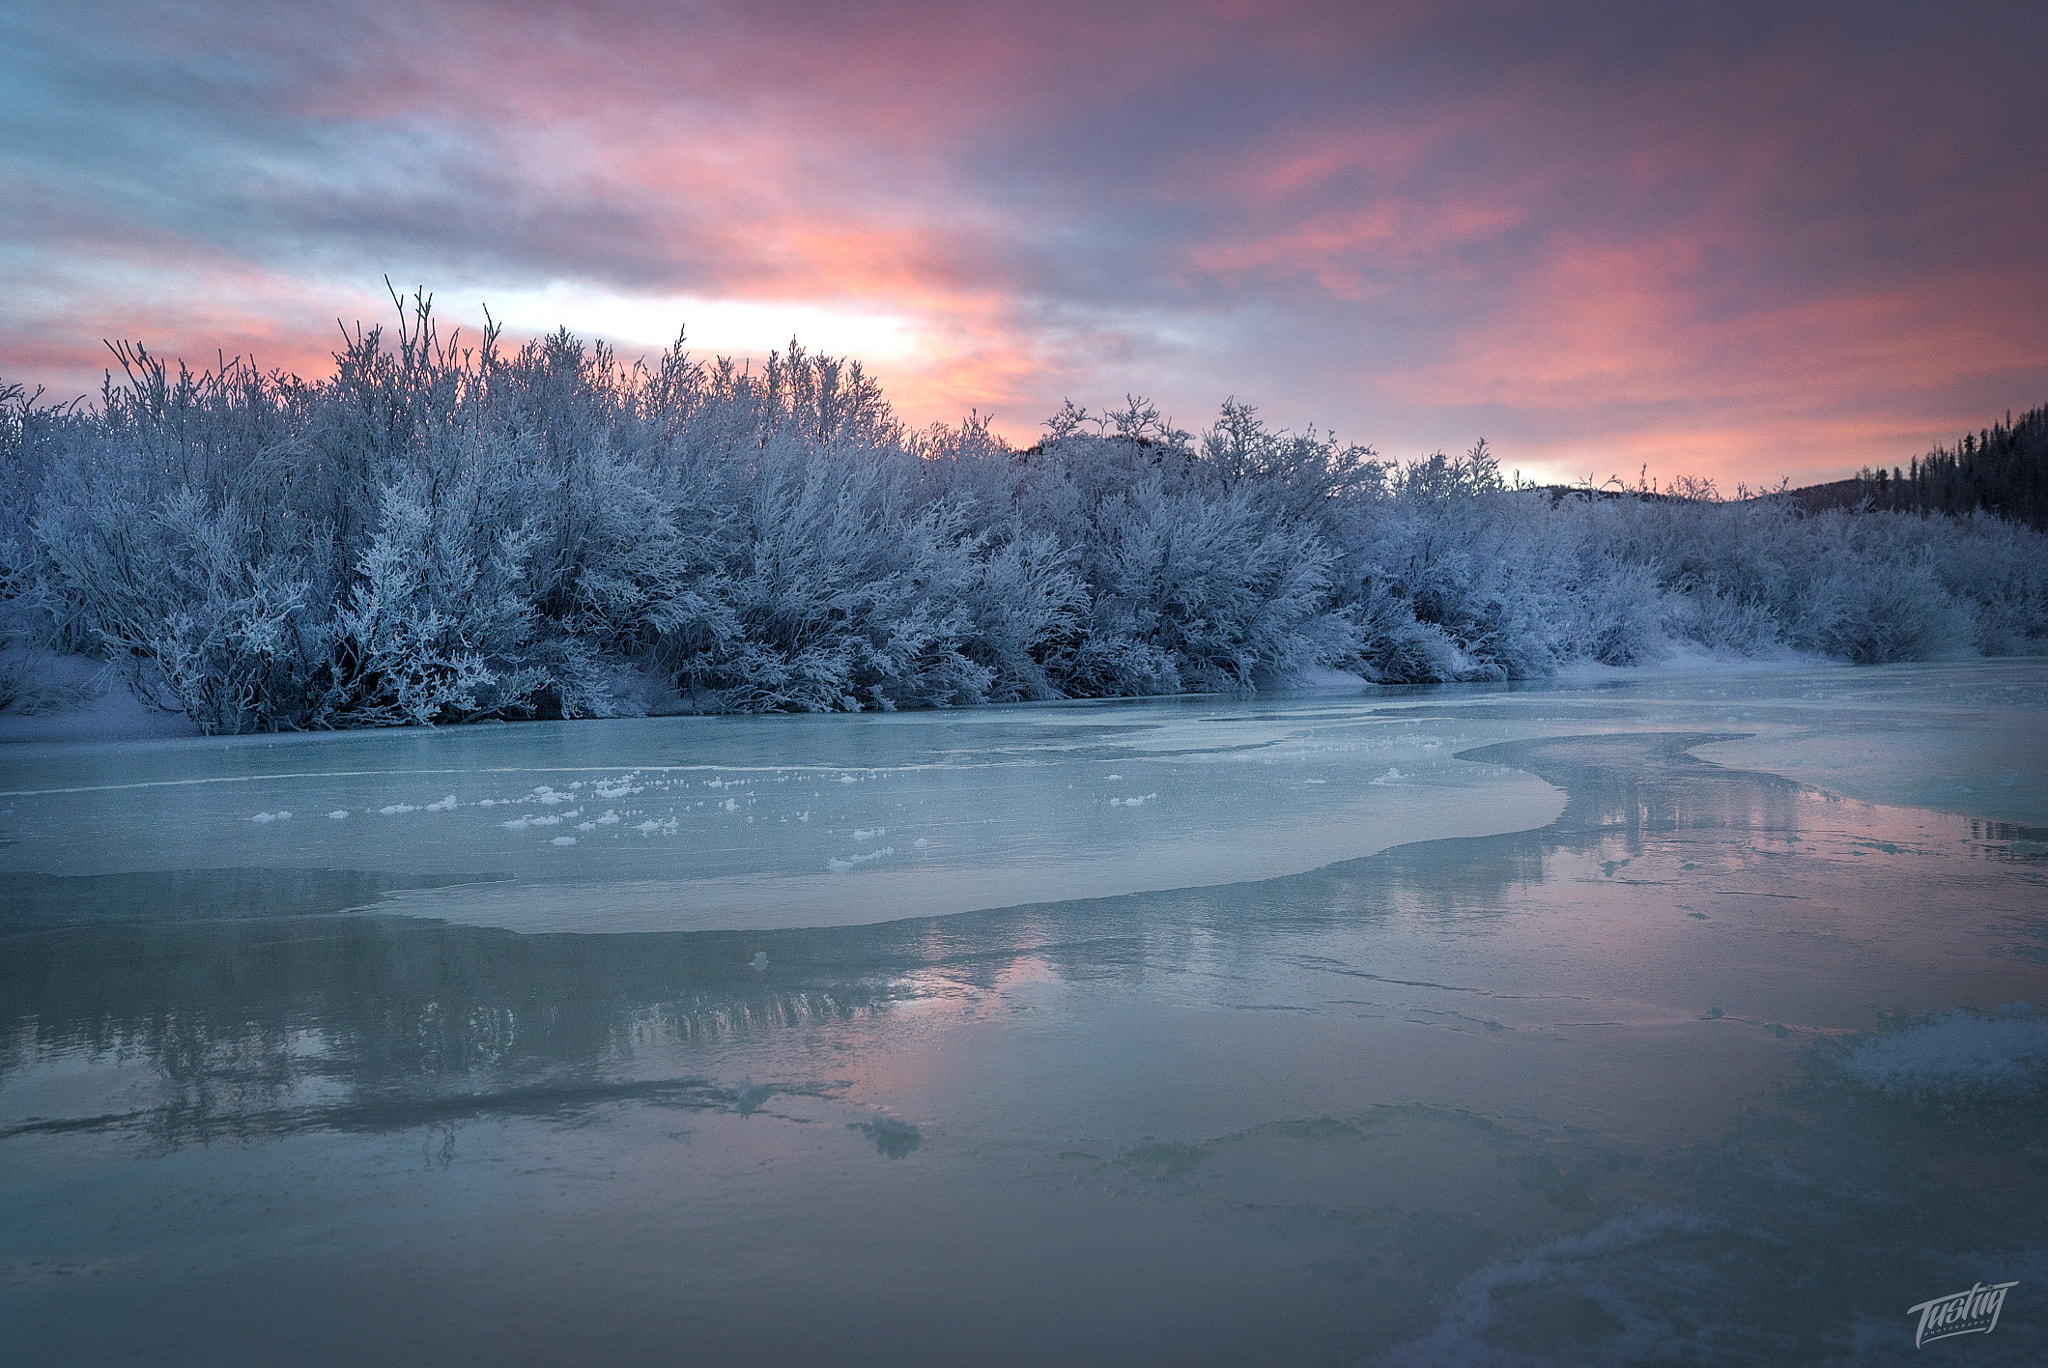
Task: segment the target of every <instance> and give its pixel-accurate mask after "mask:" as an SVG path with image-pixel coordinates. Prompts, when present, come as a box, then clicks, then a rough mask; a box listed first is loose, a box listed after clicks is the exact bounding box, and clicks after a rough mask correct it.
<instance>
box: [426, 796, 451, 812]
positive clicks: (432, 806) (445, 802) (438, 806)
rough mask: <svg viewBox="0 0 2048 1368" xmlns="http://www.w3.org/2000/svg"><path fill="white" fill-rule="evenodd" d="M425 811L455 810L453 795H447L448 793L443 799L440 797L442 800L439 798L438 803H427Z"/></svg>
mask: <svg viewBox="0 0 2048 1368" xmlns="http://www.w3.org/2000/svg"><path fill="white" fill-rule="evenodd" d="M427 811H429V812H453V811H455V795H454V794H452V793H451V794H449V795H448V796H447V797H446V798H443V799H442V800H441V801H440V802H438V803H429V804H427Z"/></svg>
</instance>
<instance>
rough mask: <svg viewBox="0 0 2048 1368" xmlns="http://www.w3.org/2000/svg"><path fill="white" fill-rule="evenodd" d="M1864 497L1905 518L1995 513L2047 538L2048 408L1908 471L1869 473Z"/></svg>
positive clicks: (1942, 450)
mask: <svg viewBox="0 0 2048 1368" xmlns="http://www.w3.org/2000/svg"><path fill="white" fill-rule="evenodd" d="M1857 483H1858V484H1859V485H1860V486H1861V488H1860V489H1859V490H1858V493H1859V495H1860V496H1861V497H1862V498H1863V499H1864V500H1867V501H1868V505H1869V506H1870V507H1872V508H1880V509H1887V510H1891V511H1896V512H1903V513H1948V514H1958V513H1975V512H1979V511H1982V512H1985V513H1995V514H1997V515H1998V516H1999V517H2002V518H2012V519H2014V520H2016V521H2018V522H2023V523H2025V524H2027V525H2028V526H2029V527H2031V528H2033V529H2034V530H2035V531H2037V532H2048V405H2044V406H2043V407H2041V408H2037V409H2035V410H2034V411H2033V412H2031V413H2028V414H2025V415H2023V416H2022V417H2021V418H2020V420H2019V421H2018V422H2014V421H2013V420H2012V415H2011V414H2007V415H2006V419H2005V421H2004V422H2003V423H2000V424H1999V425H1998V426H1996V427H1990V428H1985V429H1983V430H1982V431H1980V432H1976V433H1972V434H1969V435H1966V436H1965V437H1964V438H1963V439H1962V440H1961V441H1960V442H1957V443H1956V444H1955V445H1954V446H1953V447H1937V448H1936V449H1935V450H1933V451H1931V452H1929V453H1928V454H1927V455H1925V456H1922V457H1920V458H1918V459H1917V460H1915V461H1914V462H1913V463H1912V464H1911V465H1909V466H1907V467H1906V468H1904V469H1897V468H1894V469H1892V470H1889V471H1886V470H1866V471H1863V472H1862V473H1861V475H1860V476H1859V477H1858V480H1857Z"/></svg>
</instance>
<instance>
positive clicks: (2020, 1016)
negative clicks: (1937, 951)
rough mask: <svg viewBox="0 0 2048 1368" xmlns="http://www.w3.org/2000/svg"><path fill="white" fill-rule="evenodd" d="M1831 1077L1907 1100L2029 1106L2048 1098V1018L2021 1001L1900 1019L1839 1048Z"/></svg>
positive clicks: (1899, 1099)
mask: <svg viewBox="0 0 2048 1368" xmlns="http://www.w3.org/2000/svg"><path fill="white" fill-rule="evenodd" d="M1830 1062H1831V1064H1832V1071H1833V1072H1835V1073H1837V1074H1839V1076H1840V1077H1841V1078H1843V1079H1845V1080H1847V1081H1848V1082H1850V1083H1854V1084H1856V1085H1858V1086H1860V1087H1864V1088H1868V1089H1870V1090H1871V1091H1873V1092H1876V1093H1881V1094H1883V1095H1884V1096H1886V1097H1890V1098H1893V1099H1895V1100H1898V1101H1902V1102H1914V1103H1921V1104H1925V1103H1929V1102H1933V1103H1941V1104H1952V1103H1955V1102H1963V1101H1973V1100H1981V1101H2024V1100H2028V1099H2033V1098H2038V1097H2041V1096H2043V1095H2044V1094H2048V1013H2043V1012H2037V1011H2035V1010H2034V1009H2033V1008H2031V1007H2029V1006H2028V1005H2027V1004H2026V1003H2024V1002H2016V1003H2013V1004H2011V1005H2010V1006H2007V1007H2001V1008H2000V1009H1999V1010H1998V1011H1996V1012H1993V1013H1990V1014H1985V1013H1982V1012H1972V1011H1970V1010H1968V1009H1966V1008H1962V1007H1957V1008H1955V1009H1953V1010H1952V1011H1948V1012H1939V1013H1933V1014H1930V1015H1927V1016H1921V1017H1905V1016H1903V1015H1902V1016H1900V1017H1897V1018H1894V1019H1892V1020H1891V1021H1888V1022H1887V1023H1886V1024H1885V1026H1884V1028H1882V1029H1880V1030H1878V1031H1875V1032H1872V1033H1871V1034H1869V1035H1864V1036H1858V1037H1855V1038H1854V1039H1852V1040H1850V1041H1848V1042H1845V1043H1844V1044H1842V1045H1841V1046H1839V1047H1838V1053H1837V1054H1836V1055H1835V1057H1834V1058H1833V1059H1832V1061H1830Z"/></svg>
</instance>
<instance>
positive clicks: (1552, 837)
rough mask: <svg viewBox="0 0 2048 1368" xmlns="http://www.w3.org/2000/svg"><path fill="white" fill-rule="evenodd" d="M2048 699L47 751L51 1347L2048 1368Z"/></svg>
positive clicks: (1947, 670)
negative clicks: (1924, 1306) (1953, 1327)
mask: <svg viewBox="0 0 2048 1368" xmlns="http://www.w3.org/2000/svg"><path fill="white" fill-rule="evenodd" d="M2044 703H2048V667H2044V666H2043V665H2041V664H2037V663H2029V662H2019V663H2012V662H1995V663H1973V664H1965V665H1952V666H1914V667H1903V668H1888V669H1883V670H1867V671H1852V670H1847V669H1817V670H1813V671H1782V670H1781V671H1776V672H1761V673H1754V674H1741V673H1737V674H1729V675H1722V676H1696V677H1690V678H1677V677H1668V678H1659V677H1648V678H1628V677H1622V676H1614V677H1610V678H1604V679H1588V680H1581V681H1578V682H1575V683H1571V684H1561V685H1551V686H1546V687H1543V688H1505V687H1503V688H1490V689H1489V688H1469V687H1468V688H1458V689H1444V690H1434V691H1424V692H1417V693H1411V694H1402V695H1384V694H1376V695H1374V696H1372V697H1370V698H1364V697H1342V696H1335V695H1321V696H1314V697H1299V698H1293V699H1282V700H1274V699H1258V700H1246V701H1219V700H1213V699H1212V700H1170V701H1160V702H1152V703H1143V704H1115V705H1061V706H1042V707H1028V708H1011V709H991V710H983V711H975V712H961V713H924V714H914V715H912V714H904V715H895V716H884V717H856V718H770V719H675V720H647V721H634V722H621V723H581V724H571V725H562V726H527V727H486V728H471V729H464V730H452V731H444V732H435V733H421V732H408V733H385V734H375V735H371V734H353V735H347V736H333V737H311V738H305V737H294V738H285V739H279V740H270V739H243V740H238V741H228V742H219V741H215V742H197V741H193V742H170V743H131V744H126V745H120V746H105V747H90V746H48V747H17V748H13V749H10V750H9V751H7V752H4V753H0V788H5V789H7V790H9V791H10V792H9V793H8V795H7V796H6V797H5V798H0V839H4V841H5V842H6V843H5V844H4V845H0V870H4V871H5V876H4V877H5V888H6V904H5V923H4V927H0V957H4V958H0V1031H4V1037H0V1039H4V1053H0V1324H4V1325H5V1326H6V1327H7V1339H8V1342H9V1343H10V1344H11V1345H12V1346H14V1349H15V1352H18V1353H20V1354H22V1355H24V1356H25V1357H24V1361H28V1362H80V1363H87V1362H103V1361H107V1360H110V1359H120V1358H125V1357H131V1356H141V1357H143V1358H146V1359H150V1360H152V1361H160V1362H191V1363H257V1362H263V1363H269V1362H285V1361H290V1362H310V1363H319V1362H335V1363H356V1362H365V1361H389V1362H408V1361H423V1362H424V1361H431V1362H437V1363H438V1362H448V1363H462V1362H476V1363H500V1362H545V1363H561V1362H576V1361H604V1362H615V1361H642V1360H657V1361H676V1360H686V1361H697V1360H699V1359H702V1360H728V1361H739V1362H755V1361H762V1362H767V1361H774V1362H778V1363H788V1362H811V1361H818V1362H890V1363H906V1362H908V1363H917V1362H938V1361H948V1362H953V1361H968V1360H972V1361H977V1362H998V1363H1009V1362H1015V1363H1027V1362H1028V1363H1041V1362H1046V1361H1051V1360H1055V1359H1058V1360H1068V1359H1071V1360H1076V1361H1081V1362H1101V1363H1112V1362H1114V1363H1122V1362H1139V1361H1147V1362H1189V1363H1204V1362H1255V1361H1266V1362H1285V1363H1297V1362H1354V1361H1361V1362H1382V1361H1384V1362H1404V1363H1443V1362H1449V1363H1463V1362H1503V1363H1506V1362H1556V1363H1593V1362H1641V1361H1645V1360H1651V1359H1658V1358H1661V1359H1664V1360H1667V1361H1673V1362H1742V1361H1819V1360H1822V1359H1826V1358H1829V1357H1833V1358H1837V1359H1840V1360H1841V1361H1845V1362H1853V1361H1859V1359H1860V1360H1868V1361H1877V1362H1886V1361H1892V1360H1895V1359H1904V1358H1910V1357H1912V1356H1913V1355H1914V1354H1915V1352H1916V1351H1915V1350H1913V1348H1912V1330H1913V1327H1912V1323H1911V1320H1910V1318H1908V1317H1906V1316H1905V1315H1904V1311H1905V1308H1906V1307H1907V1306H1909V1305H1911V1304H1913V1303H1916V1302H1920V1301H1923V1300H1926V1299H1927V1298H1930V1297H1934V1296H1937V1295H1941V1294H1944V1293H1947V1292H1951V1291H1955V1290H1959V1289H1960V1288H1966V1287H1968V1286H1970V1285H1971V1282H1972V1280H1973V1279H1975V1280H1978V1281H1983V1282H1987V1283H1990V1282H2001V1281H2006V1280H2008V1279H2014V1278H2017V1279H2019V1280H2020V1283H2019V1286H2018V1287H2017V1288H2015V1289H2014V1291H2013V1293H2012V1297H2011V1300H2009V1302H2008V1303H2007V1306H2006V1309H2005V1311H2004V1313H2003V1318H2002V1320H2001V1322H2000V1324H1999V1327H1998V1329H1997V1331H1996V1332H1995V1333H1994V1334H1991V1335H1988V1336H1978V1337H1975V1339H1974V1340H1972V1341H1970V1342H1968V1343H1966V1345H1965V1347H1966V1348H1967V1349H1968V1350H1969V1351H1970V1353H1971V1356H1972V1357H1973V1358H1979V1359H1982V1360H1983V1361H1985V1362H2027V1361H2034V1360H2035V1359H2037V1358H2038V1357H2039V1356H2041V1355H2042V1354H2043V1353H2044V1352H2048V1249H2044V1244H2048V1242H2044V1240H2043V1237H2042V1231H2043V1230H2044V1229H2048V1223H2044V1220H2043V1218H2044V1216H2048V1198H2044V1192H2048V1151H2044V1150H2043V1148H2042V1146H2041V1141H2040V1135H2041V1122H2042V1119H2043V1117H2044V1115H2048V1094H2044V1087H2048V1041H2044V1037H2048V1025H2044V1023H2043V1019H2042V1018H2040V1017H2038V1016H2036V1015H2035V1014H2034V1013H2033V1012H2032V1010H2031V1009H2030V1008H2023V1007H2018V1006H2012V1005H2010V1004H2015V1003H2017V1002H2019V1001H2021V1000H2025V1001H2030V1002H2034V1003H2040V1002H2042V1001H2043V1000H2044V998H2048V897H2044V892H2048V879H2044V874H2048V830H2044V829H2043V828H2048V791H2044V776H2048V737H2044V732H2048V728H2043V727H2042V726H2041V720H2042V716H2043V714H2042V711H2041V710H2042V708H2043V705H2044ZM1460 757H1462V758H1460ZM1710 762H1711V763H1710ZM1766 767H1767V768H1768V769H1769V770H1775V771H1778V772H1777V773H1770V772H1766ZM387 809H388V810H387ZM286 814H288V815H286ZM334 814H345V815H334ZM1928 1013H1937V1014H1939V1015H1935V1016H1927V1015H1923V1014H1928ZM1885 1014H1892V1015H1885ZM1951 1283H1953V1284H1955V1286H1950V1284H1951ZM2030 1286H2031V1287H2034V1288H2035V1289H2036V1291H2035V1293H2034V1294H2033V1296H2034V1297H2035V1298H2036V1299H2035V1300H2031V1301H2030V1300H2029V1294H2028V1290H2027V1289H2028V1288H2029V1287H2030ZM1788 1288H1791V1289H1794V1290H1795V1293H1796V1295H1789V1296H1788V1293H1787V1291H1786V1289H1788ZM1930 1352H1931V1351H1930Z"/></svg>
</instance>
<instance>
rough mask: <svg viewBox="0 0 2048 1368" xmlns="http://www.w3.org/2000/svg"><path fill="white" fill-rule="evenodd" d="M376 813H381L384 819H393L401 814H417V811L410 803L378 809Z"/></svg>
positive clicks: (395, 804) (394, 804)
mask: <svg viewBox="0 0 2048 1368" xmlns="http://www.w3.org/2000/svg"><path fill="white" fill-rule="evenodd" d="M377 811H379V812H381V813H383V814H384V815H385V816H386V817H395V816H397V815H398V814H399V813H401V812H418V811H419V809H418V808H416V807H414V806H413V805H412V804H411V803H392V804H391V805H390V806H388V807H380V808H378V809H377Z"/></svg>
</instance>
